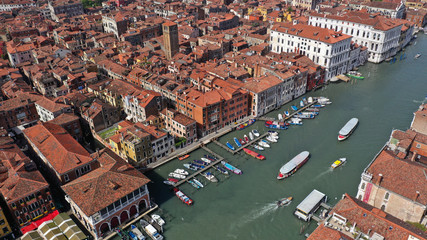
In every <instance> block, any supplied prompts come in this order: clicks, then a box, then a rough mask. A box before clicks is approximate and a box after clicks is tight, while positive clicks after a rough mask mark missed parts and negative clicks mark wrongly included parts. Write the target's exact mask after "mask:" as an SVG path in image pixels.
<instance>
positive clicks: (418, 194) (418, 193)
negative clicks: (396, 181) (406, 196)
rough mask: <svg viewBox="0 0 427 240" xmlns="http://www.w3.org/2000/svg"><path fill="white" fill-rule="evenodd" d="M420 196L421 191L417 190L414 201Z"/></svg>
mask: <svg viewBox="0 0 427 240" xmlns="http://www.w3.org/2000/svg"><path fill="white" fill-rule="evenodd" d="M419 196H420V191H416V192H415V197H414V202H416V201H417V199H418V197H419Z"/></svg>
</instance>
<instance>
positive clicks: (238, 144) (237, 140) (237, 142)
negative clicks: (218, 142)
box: [233, 137, 242, 148]
mask: <svg viewBox="0 0 427 240" xmlns="http://www.w3.org/2000/svg"><path fill="white" fill-rule="evenodd" d="M233 140H234V142H235V143H236V145H237V147H238V148H240V147H242V144H241V143H240V141H239V139H237V138H236V137H234V138H233Z"/></svg>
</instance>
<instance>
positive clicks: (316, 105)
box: [312, 104, 325, 108]
mask: <svg viewBox="0 0 427 240" xmlns="http://www.w3.org/2000/svg"><path fill="white" fill-rule="evenodd" d="M324 106H325V105H324V104H314V105H313V106H312V107H315V108H322V107H324Z"/></svg>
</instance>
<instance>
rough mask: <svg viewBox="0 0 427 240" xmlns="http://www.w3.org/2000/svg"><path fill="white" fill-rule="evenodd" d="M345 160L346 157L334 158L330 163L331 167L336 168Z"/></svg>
mask: <svg viewBox="0 0 427 240" xmlns="http://www.w3.org/2000/svg"><path fill="white" fill-rule="evenodd" d="M346 161H347V158H340V159H338V160H336V161H335V162H334V163H332V165H331V168H337V167H339V166H341V165H343V164H344V163H345V162H346Z"/></svg>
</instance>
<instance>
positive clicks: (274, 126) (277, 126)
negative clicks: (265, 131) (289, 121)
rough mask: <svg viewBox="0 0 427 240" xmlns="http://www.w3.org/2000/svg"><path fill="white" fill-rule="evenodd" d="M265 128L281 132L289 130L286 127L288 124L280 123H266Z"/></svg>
mask: <svg viewBox="0 0 427 240" xmlns="http://www.w3.org/2000/svg"><path fill="white" fill-rule="evenodd" d="M265 127H267V128H271V129H279V130H286V129H288V127H287V126H286V123H284V122H278V121H265Z"/></svg>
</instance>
